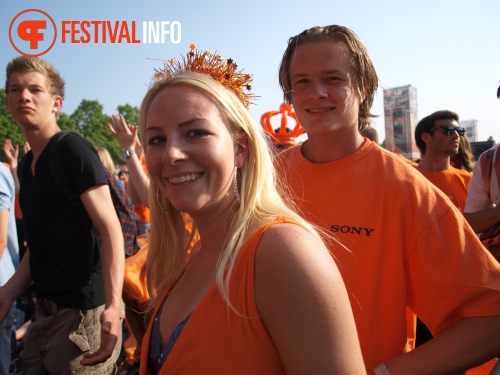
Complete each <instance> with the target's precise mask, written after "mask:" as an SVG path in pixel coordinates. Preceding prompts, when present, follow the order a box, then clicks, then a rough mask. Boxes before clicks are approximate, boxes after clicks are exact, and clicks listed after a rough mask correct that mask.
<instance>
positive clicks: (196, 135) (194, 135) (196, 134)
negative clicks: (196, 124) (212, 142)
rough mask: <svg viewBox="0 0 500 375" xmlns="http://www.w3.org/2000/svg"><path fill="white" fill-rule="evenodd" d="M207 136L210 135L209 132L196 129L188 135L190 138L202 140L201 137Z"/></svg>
mask: <svg viewBox="0 0 500 375" xmlns="http://www.w3.org/2000/svg"><path fill="white" fill-rule="evenodd" d="M207 134H208V132H207V131H205V130H202V129H194V130H190V131H189V132H188V134H187V135H188V137H191V138H200V137H203V136H205V135H207Z"/></svg>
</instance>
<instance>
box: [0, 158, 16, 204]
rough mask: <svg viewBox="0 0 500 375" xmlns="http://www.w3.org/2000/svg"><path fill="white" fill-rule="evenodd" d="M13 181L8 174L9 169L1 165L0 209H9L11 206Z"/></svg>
mask: <svg viewBox="0 0 500 375" xmlns="http://www.w3.org/2000/svg"><path fill="white" fill-rule="evenodd" d="M12 184H13V181H12V178H11V176H10V171H9V170H8V169H7V168H6V167H3V166H1V167H0V211H5V210H10V209H11V208H12V207H11V206H12V201H13V198H12V192H13V186H12Z"/></svg>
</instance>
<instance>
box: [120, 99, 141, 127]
mask: <svg viewBox="0 0 500 375" xmlns="http://www.w3.org/2000/svg"><path fill="white" fill-rule="evenodd" d="M117 109H118V113H119V114H120V115H122V116H123V117H124V118H125V121H127V123H128V124H131V125H135V126H137V125H138V124H139V109H138V108H137V107H132V106H131V105H130V104H125V105H119V106H118V108H117Z"/></svg>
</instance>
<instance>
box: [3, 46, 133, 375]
mask: <svg viewBox="0 0 500 375" xmlns="http://www.w3.org/2000/svg"><path fill="white" fill-rule="evenodd" d="M6 93H7V100H6V102H7V108H8V110H9V112H10V114H11V115H12V117H13V118H14V120H15V121H16V122H17V123H18V124H19V126H20V127H21V129H22V131H23V133H24V136H25V137H26V140H27V141H28V142H29V144H30V146H31V151H30V152H29V153H28V154H26V156H25V159H24V160H23V162H22V163H21V164H22V166H21V168H20V170H19V171H18V174H19V177H20V181H21V191H20V203H21V208H22V211H23V214H24V218H25V221H26V232H27V240H28V247H29V250H28V251H27V252H26V255H25V256H24V258H23V261H22V263H21V265H20V266H19V268H18V270H17V272H16V273H15V275H14V276H13V277H12V278H11V280H10V281H9V283H7V284H6V285H5V287H3V288H1V289H0V320H3V319H4V316H5V313H6V312H7V311H8V308H9V307H10V305H11V304H12V301H13V300H14V299H15V298H16V297H17V295H18V294H19V293H20V292H21V291H22V290H23V289H24V288H26V287H27V286H28V285H29V284H30V283H31V282H32V281H33V283H34V288H35V293H36V306H35V312H34V320H33V323H32V324H31V326H30V327H29V329H28V333H27V341H26V346H25V352H24V362H25V368H26V373H27V374H45V373H88V371H92V373H99V374H114V373H115V371H116V365H115V363H116V359H117V357H118V354H119V351H120V347H121V312H122V306H121V295H122V283H123V273H124V254H123V236H122V233H121V227H120V222H119V221H118V217H117V216H116V212H115V210H114V207H113V203H112V200H111V196H110V191H109V187H108V185H107V180H106V176H105V175H104V172H103V170H102V166H101V162H100V160H99V158H98V156H97V153H96V152H95V150H94V148H93V147H92V145H90V143H88V142H87V141H85V140H84V139H83V138H81V137H79V136H78V135H76V134H69V135H67V136H65V137H64V138H62V139H60V140H57V139H55V138H53V137H54V136H55V135H56V134H58V133H59V132H60V131H61V129H60V128H59V127H58V126H57V123H56V118H57V116H58V113H59V111H60V109H61V107H62V103H63V97H64V81H63V80H62V78H61V77H60V75H59V73H58V72H57V70H56V69H55V68H54V67H53V66H52V65H50V64H49V63H47V62H46V61H43V60H41V59H38V58H32V57H26V56H21V57H18V58H15V59H14V60H12V61H11V62H10V63H9V64H8V66H7V82H6ZM55 143H57V144H55ZM53 147H55V156H56V157H57V159H58V160H59V163H60V166H61V168H62V169H61V171H62V172H61V174H62V175H64V179H65V181H67V182H68V187H69V189H70V190H71V191H72V192H73V193H74V195H75V196H76V197H77V198H78V199H77V200H76V202H70V199H69V197H68V194H67V191H65V189H64V188H62V187H61V184H60V182H59V181H60V178H59V177H58V178H55V177H54V172H53V169H52V167H51V163H50V160H49V159H50V158H51V157H54V153H53V152H52V150H53ZM84 366H93V367H92V369H86V368H85V367H84Z"/></svg>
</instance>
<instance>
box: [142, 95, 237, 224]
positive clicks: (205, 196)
mask: <svg viewBox="0 0 500 375" xmlns="http://www.w3.org/2000/svg"><path fill="white" fill-rule="evenodd" d="M144 141H145V142H147V152H146V162H147V167H148V170H149V174H150V176H151V178H152V179H153V181H154V182H155V183H156V185H157V186H158V188H159V189H160V190H161V191H162V192H163V193H164V194H166V196H167V198H168V199H169V200H170V202H171V203H172V205H173V206H174V207H175V208H176V209H177V210H179V211H182V212H187V213H189V214H190V215H191V216H192V217H193V218H195V217H196V215H200V214H208V215H216V214H218V213H219V212H221V211H222V210H225V209H226V208H227V207H229V205H230V204H231V203H232V202H233V201H234V200H235V195H234V192H233V173H234V167H235V166H237V167H241V166H242V165H243V162H244V159H245V156H246V149H245V147H242V146H241V145H238V143H237V142H235V141H234V140H233V138H232V135H231V134H230V132H229V130H228V127H227V126H226V120H225V119H224V118H223V117H222V115H221V113H220V111H219V109H218V107H217V106H216V105H215V103H214V102H213V101H212V100H211V99H210V98H209V97H208V96H206V95H205V94H203V93H202V91H200V90H197V89H195V88H192V87H188V86H177V87H168V88H165V89H163V90H162V91H161V92H160V93H158V94H157V96H156V97H155V98H154V99H153V101H152V103H151V106H150V108H149V112H148V114H147V118H146V131H145V140H144Z"/></svg>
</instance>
